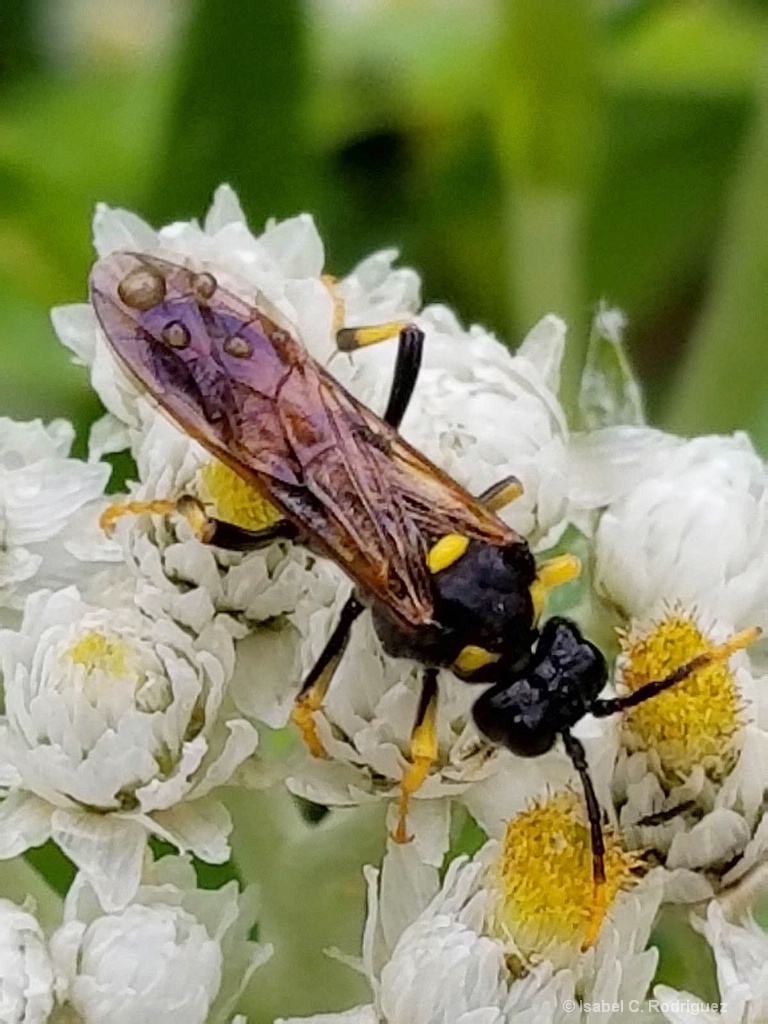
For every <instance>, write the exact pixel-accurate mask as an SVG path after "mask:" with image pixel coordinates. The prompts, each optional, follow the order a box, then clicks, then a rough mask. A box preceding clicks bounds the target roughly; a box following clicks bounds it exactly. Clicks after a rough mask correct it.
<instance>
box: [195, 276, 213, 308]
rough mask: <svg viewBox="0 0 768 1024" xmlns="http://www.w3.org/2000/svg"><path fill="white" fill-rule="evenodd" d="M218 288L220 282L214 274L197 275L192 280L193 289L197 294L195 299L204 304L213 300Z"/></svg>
mask: <svg viewBox="0 0 768 1024" xmlns="http://www.w3.org/2000/svg"><path fill="white" fill-rule="evenodd" d="M218 287H219V282H218V281H217V280H216V278H215V277H214V276H213V274H208V273H204V274H195V276H194V277H193V278H192V289H193V291H194V293H195V298H196V299H201V300H202V301H203V302H206V301H207V300H208V299H212V298H213V295H214V292H215V291H216V289H217V288H218Z"/></svg>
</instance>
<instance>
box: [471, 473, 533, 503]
mask: <svg viewBox="0 0 768 1024" xmlns="http://www.w3.org/2000/svg"><path fill="white" fill-rule="evenodd" d="M523 493H524V492H523V485H522V483H521V482H520V481H519V480H518V479H517V477H516V476H508V477H505V478H504V479H503V480H500V481H499V482H498V483H497V484H494V486H493V487H489V488H488V490H487V491H483V493H482V494H481V495H480V500H481V501H482V503H483V504H484V505H485V507H486V508H487V509H488V510H489V511H491V512H500V511H501V510H502V509H503V508H506V507H507V505H510V504H511V503H512V502H513V501H517V499H518V498H521V497H522V495H523Z"/></svg>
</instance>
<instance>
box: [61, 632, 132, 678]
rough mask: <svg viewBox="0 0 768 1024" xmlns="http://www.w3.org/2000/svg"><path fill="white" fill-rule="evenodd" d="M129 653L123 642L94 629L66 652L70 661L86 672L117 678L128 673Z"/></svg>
mask: <svg viewBox="0 0 768 1024" xmlns="http://www.w3.org/2000/svg"><path fill="white" fill-rule="evenodd" d="M129 653H130V649H129V647H128V645H127V644H126V643H125V642H124V641H122V640H118V639H116V638H115V637H112V636H108V635H107V634H105V633H100V632H99V631H98V630H96V629H92V630H89V631H88V632H87V633H83V635H82V636H81V637H79V638H78V639H77V640H76V641H75V642H74V643H73V644H72V646H71V647H70V648H69V650H68V651H67V654H68V655H69V659H70V661H71V662H72V663H73V664H74V665H78V666H80V667H81V668H84V669H85V670H86V672H95V671H101V672H104V673H105V674H106V675H110V676H115V677H118V678H120V677H123V676H125V675H127V673H128V655H129Z"/></svg>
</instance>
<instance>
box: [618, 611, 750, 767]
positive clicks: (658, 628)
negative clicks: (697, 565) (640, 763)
mask: <svg viewBox="0 0 768 1024" xmlns="http://www.w3.org/2000/svg"><path fill="white" fill-rule="evenodd" d="M620 640H621V649H622V653H623V655H624V658H625V667H624V670H623V673H622V676H621V681H622V682H623V684H624V685H625V686H626V687H627V689H629V690H630V691H632V692H634V691H635V690H638V689H641V688H642V687H643V686H644V685H645V684H646V683H649V682H651V681H652V680H654V679H662V678H664V677H665V676H667V675H669V674H670V673H671V672H673V671H674V670H675V669H676V668H679V667H680V666H681V665H683V664H684V663H685V662H687V661H690V660H691V658H694V657H695V656H696V655H697V654H703V653H704V652H706V651H711V650H712V649H713V648H714V647H716V646H717V645H716V644H714V643H713V642H712V641H710V640H709V639H708V638H707V637H706V636H704V634H703V633H702V632H701V630H700V629H699V628H698V626H697V625H696V623H695V622H694V621H693V619H692V618H691V617H689V616H687V615H686V614H684V613H683V612H681V611H680V610H673V611H671V612H670V613H669V615H668V616H667V617H666V618H665V619H663V620H662V621H661V622H659V623H658V624H657V625H655V626H654V627H653V628H652V629H651V630H650V632H648V633H646V634H643V635H638V634H630V635H629V636H624V637H620ZM742 724H743V719H742V702H741V697H740V694H739V690H738V687H737V685H736V680H735V678H734V675H733V673H732V672H731V670H730V668H729V667H728V662H727V661H719V662H714V663H713V664H711V665H709V666H707V667H706V668H702V669H699V671H698V672H694V673H693V674H692V675H691V676H690V677H689V678H688V679H685V680H683V681H682V682H680V683H678V684H677V685H676V686H673V687H671V688H670V689H669V690H667V691H666V692H664V693H661V694H659V695H658V696H657V697H653V698H651V699H650V700H648V701H646V702H645V703H644V704H640V705H638V707H636V708H632V709H631V710H630V711H628V712H626V714H625V715H624V720H623V732H624V739H625V742H626V744H627V746H628V747H629V749H630V750H652V751H653V752H654V758H655V759H658V764H659V767H660V772H661V781H662V782H665V783H667V784H669V785H673V784H674V783H676V782H680V781H681V780H683V779H685V778H687V777H688V776H689V775H690V773H691V771H692V770H693V769H694V768H695V767H696V766H697V765H701V766H702V767H703V768H704V771H705V772H706V774H707V775H708V776H709V778H710V779H712V780H713V781H719V780H722V779H723V778H724V777H725V776H726V775H728V773H729V772H730V771H731V770H732V769H733V767H734V765H735V763H736V760H737V759H738V756H739V752H740V747H741V736H742Z"/></svg>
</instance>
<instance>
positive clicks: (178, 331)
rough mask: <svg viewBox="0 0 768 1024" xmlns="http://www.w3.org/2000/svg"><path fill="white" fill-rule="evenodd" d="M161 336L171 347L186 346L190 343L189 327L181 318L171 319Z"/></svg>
mask: <svg viewBox="0 0 768 1024" xmlns="http://www.w3.org/2000/svg"><path fill="white" fill-rule="evenodd" d="M160 337H161V339H162V340H163V342H164V343H165V344H166V345H167V346H168V347H169V348H186V347H187V345H189V329H188V328H187V327H185V326H184V324H183V323H182V322H181V320H171V322H170V323H168V324H166V325H165V327H164V328H163V330H162V332H161V334H160Z"/></svg>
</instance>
